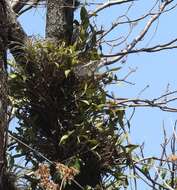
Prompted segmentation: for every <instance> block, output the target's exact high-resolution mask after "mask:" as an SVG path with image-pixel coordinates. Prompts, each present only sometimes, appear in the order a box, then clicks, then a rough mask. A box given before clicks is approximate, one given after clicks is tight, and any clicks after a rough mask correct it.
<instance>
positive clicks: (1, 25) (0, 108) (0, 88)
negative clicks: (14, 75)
mask: <svg viewBox="0 0 177 190" xmlns="http://www.w3.org/2000/svg"><path fill="white" fill-rule="evenodd" d="M6 13H7V12H6V5H5V1H3V0H1V1H0V190H1V189H4V188H3V176H4V172H5V163H6V158H5V151H6V131H7V74H6V68H5V67H6V61H7V60H6V59H7V58H6V47H7V30H8V22H7V14H6Z"/></svg>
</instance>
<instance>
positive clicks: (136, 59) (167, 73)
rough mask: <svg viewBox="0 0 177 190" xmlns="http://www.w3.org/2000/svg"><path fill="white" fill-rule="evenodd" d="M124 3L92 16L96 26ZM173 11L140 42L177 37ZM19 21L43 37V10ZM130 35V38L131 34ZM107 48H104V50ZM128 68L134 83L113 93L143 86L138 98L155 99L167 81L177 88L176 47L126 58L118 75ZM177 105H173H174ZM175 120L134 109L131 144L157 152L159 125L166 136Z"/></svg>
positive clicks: (144, 4) (142, 5)
mask: <svg viewBox="0 0 177 190" xmlns="http://www.w3.org/2000/svg"><path fill="white" fill-rule="evenodd" d="M153 2H154V1H153V0H141V1H137V2H136V4H135V5H136V6H134V7H133V8H132V10H131V11H130V13H129V15H131V17H132V18H136V17H137V16H138V15H141V14H143V12H145V11H146V10H147V8H148V7H150V6H152V3H153ZM126 7H127V6H121V7H117V6H116V7H115V8H113V9H112V8H109V9H107V10H106V11H103V12H101V14H99V17H98V18H97V19H96V21H97V23H98V24H99V25H104V26H105V28H106V27H108V26H109V25H110V23H111V21H112V20H114V19H116V18H117V17H118V16H119V15H121V14H123V13H124V12H125V8H126ZM176 18H177V11H176V10H174V11H171V12H169V13H166V14H165V15H164V16H162V17H161V19H160V20H159V22H156V23H155V24H154V25H153V26H152V29H151V30H150V32H149V34H148V35H147V38H146V39H145V41H144V42H141V44H142V45H143V44H146V43H147V42H149V39H151V37H152V33H153V32H154V31H155V30H156V26H157V24H158V27H157V31H156V33H155V36H154V38H153V39H152V40H151V44H156V43H159V42H166V41H168V40H170V39H172V38H173V37H175V36H177V27H176V26H175V25H176ZM20 22H21V23H22V25H23V26H24V29H25V31H26V32H27V33H28V34H29V35H36V34H37V35H40V36H44V33H45V9H37V10H33V11H29V12H28V13H25V14H24V15H23V16H21V17H20ZM144 24H145V23H142V24H140V25H138V26H137V28H136V29H135V32H134V33H133V36H134V35H135V34H137V32H138V31H140V30H141V29H142V27H143V26H144ZM126 30H127V28H121V29H119V28H118V29H117V30H115V31H114V33H113V34H111V35H110V36H109V37H114V36H117V35H120V34H121V33H124V32H125V31H126ZM133 36H132V37H133ZM106 50H107V49H106ZM129 67H131V68H137V71H136V73H133V74H132V75H131V76H130V77H129V79H128V80H129V81H131V82H133V83H136V84H135V85H127V84H126V85H125V84H121V85H119V86H117V88H116V89H115V88H114V89H111V90H113V91H114V93H115V94H117V95H118V96H122V97H137V95H138V93H139V92H140V91H141V90H142V89H144V88H145V87H146V86H147V85H149V88H147V89H146V90H145V91H144V92H143V93H142V95H141V98H155V97H158V96H160V95H162V94H163V93H165V91H166V87H167V85H168V84H170V90H176V89H177V74H176V72H177V50H170V51H163V52H159V53H152V54H147V53H141V54H134V55H130V56H129V57H128V60H127V63H126V64H125V65H123V69H122V70H121V71H120V72H119V73H118V76H124V75H125V74H126V73H127V72H128V70H129ZM176 106H177V104H176ZM176 119H177V113H166V112H162V111H160V110H158V109H157V108H153V109H152V108H138V109H136V112H135V115H134V117H133V119H132V122H131V140H132V142H133V143H137V144H141V143H142V142H145V153H146V155H148V156H155V155H159V153H160V143H162V126H163V122H164V124H165V128H166V130H167V132H168V134H169V136H170V134H171V133H172V129H173V125H174V122H175V120H176Z"/></svg>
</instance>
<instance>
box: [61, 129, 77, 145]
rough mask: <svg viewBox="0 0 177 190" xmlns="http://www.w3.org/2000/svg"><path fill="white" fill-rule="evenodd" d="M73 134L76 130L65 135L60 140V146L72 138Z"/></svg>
mask: <svg viewBox="0 0 177 190" xmlns="http://www.w3.org/2000/svg"><path fill="white" fill-rule="evenodd" d="M73 133H74V130H72V131H69V132H68V133H67V134H65V135H63V136H62V137H61V139H60V142H59V144H64V143H65V142H66V140H67V139H68V138H69V137H70V135H72V134H73Z"/></svg>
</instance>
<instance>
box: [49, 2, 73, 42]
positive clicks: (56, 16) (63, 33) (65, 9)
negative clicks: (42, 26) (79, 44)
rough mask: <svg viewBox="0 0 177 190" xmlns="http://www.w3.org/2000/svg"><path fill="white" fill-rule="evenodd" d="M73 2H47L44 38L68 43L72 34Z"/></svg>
mask: <svg viewBox="0 0 177 190" xmlns="http://www.w3.org/2000/svg"><path fill="white" fill-rule="evenodd" d="M74 2H75V1H74V0H48V1H47V19H46V37H47V38H49V39H53V40H55V41H56V40H57V41H60V40H65V41H66V42H68V43H70V41H71V38H72V32H73V18H74V4H73V3H74Z"/></svg>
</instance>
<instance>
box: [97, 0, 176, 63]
mask: <svg viewBox="0 0 177 190" xmlns="http://www.w3.org/2000/svg"><path fill="white" fill-rule="evenodd" d="M171 2H173V0H168V1H164V2H163V3H162V5H161V6H160V8H159V11H158V12H157V13H156V14H153V15H152V16H151V18H150V20H149V21H148V22H147V24H146V25H145V27H144V29H143V30H142V31H141V32H140V33H139V35H138V36H137V37H136V38H134V39H133V40H132V42H131V43H130V44H129V45H127V47H126V48H125V49H123V50H121V51H120V52H119V53H117V54H114V55H109V57H110V59H105V58H103V59H102V61H101V63H100V66H104V65H110V64H113V63H115V62H117V61H119V60H121V59H122V58H123V57H124V56H125V55H127V54H129V53H135V51H136V52H137V50H134V49H133V48H134V47H135V46H136V45H137V44H138V43H139V42H140V41H141V40H142V39H143V38H144V36H145V35H146V34H147V32H148V31H149V29H150V27H151V26H152V24H153V23H154V22H155V21H156V20H157V19H158V18H159V16H160V15H161V14H162V13H163V12H164V11H165V8H166V7H167V5H169V4H170V3H171ZM162 48H163V49H167V47H162ZM162 48H161V49H162ZM168 48H169V47H168ZM145 49H146V50H147V49H148V48H145ZM145 49H144V51H145ZM141 50H142V49H141ZM139 51H140V50H139ZM149 51H150V49H149ZM151 51H153V50H151ZM154 51H159V49H157V47H156V48H155V49H154ZM114 56H115V57H114ZM103 57H104V55H103ZM113 57H114V58H113Z"/></svg>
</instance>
